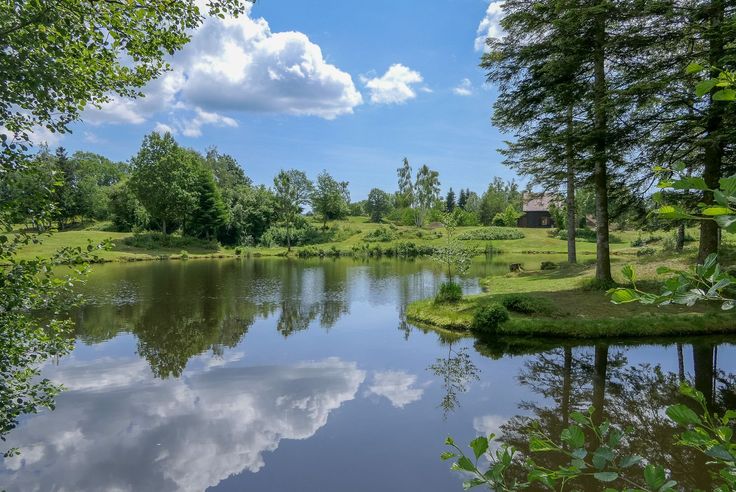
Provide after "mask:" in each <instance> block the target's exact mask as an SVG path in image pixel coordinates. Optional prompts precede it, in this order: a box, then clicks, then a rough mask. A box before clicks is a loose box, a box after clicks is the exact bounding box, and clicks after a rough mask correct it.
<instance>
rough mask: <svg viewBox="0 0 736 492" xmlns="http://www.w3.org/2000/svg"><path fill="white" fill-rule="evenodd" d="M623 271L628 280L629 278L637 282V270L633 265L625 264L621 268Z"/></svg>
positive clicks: (630, 280) (632, 281)
mask: <svg viewBox="0 0 736 492" xmlns="http://www.w3.org/2000/svg"><path fill="white" fill-rule="evenodd" d="M621 273H622V274H623V275H624V278H626V280H628V281H629V282H631V283H634V282H636V270H634V267H633V266H631V265H625V266H624V267H623V268H622V269H621Z"/></svg>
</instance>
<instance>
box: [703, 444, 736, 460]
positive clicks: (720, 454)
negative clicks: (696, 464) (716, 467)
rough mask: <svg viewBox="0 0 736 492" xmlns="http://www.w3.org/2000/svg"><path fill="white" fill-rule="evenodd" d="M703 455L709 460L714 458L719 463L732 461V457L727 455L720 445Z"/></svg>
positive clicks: (729, 454)
mask: <svg viewBox="0 0 736 492" xmlns="http://www.w3.org/2000/svg"><path fill="white" fill-rule="evenodd" d="M705 454H707V455H708V456H710V457H711V458H715V459H717V460H721V461H734V457H733V455H731V453H729V452H728V451H727V450H726V448H724V447H723V446H721V445H720V444H719V445H718V446H713V447H712V448H710V449H708V450H706V451H705Z"/></svg>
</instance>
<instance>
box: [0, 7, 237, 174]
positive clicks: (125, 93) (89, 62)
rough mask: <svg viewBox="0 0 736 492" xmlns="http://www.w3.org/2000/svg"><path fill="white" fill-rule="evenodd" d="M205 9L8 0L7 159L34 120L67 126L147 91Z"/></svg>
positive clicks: (1, 34)
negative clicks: (90, 108)
mask: <svg viewBox="0 0 736 492" xmlns="http://www.w3.org/2000/svg"><path fill="white" fill-rule="evenodd" d="M246 3H247V2H243V1H239V0H211V1H209V2H207V13H209V14H211V15H225V14H231V15H238V14H241V13H243V12H244V11H245V9H246V6H245V5H246ZM202 14H203V12H202V11H201V10H200V8H199V7H198V6H197V2H195V1H194V0H173V1H168V2H166V4H165V5H164V6H162V5H159V4H157V3H153V2H146V1H141V0H133V1H131V2H114V1H106V2H96V1H91V0H62V1H59V2H53V3H49V2H31V1H16V2H3V3H2V4H0V46H2V47H3V49H2V50H0V73H2V74H3V84H2V86H0V121H2V122H3V123H2V126H3V127H4V129H3V130H2V135H3V136H4V137H3V138H1V139H0V150H2V153H0V165H1V166H2V167H5V168H7V167H11V166H12V165H16V164H17V159H18V158H20V157H22V155H23V153H24V152H25V150H26V149H27V144H28V141H29V132H30V131H31V130H32V129H33V128H34V127H45V128H47V129H48V130H50V131H52V132H59V133H64V132H67V131H68V125H69V123H71V122H73V121H75V120H77V119H79V117H80V115H81V114H82V111H84V109H85V108H86V107H87V106H90V105H91V106H99V105H101V104H102V103H104V102H106V101H109V100H110V98H111V97H113V96H120V97H138V96H140V95H141V92H140V89H141V88H142V87H143V86H144V85H145V84H146V83H147V82H148V81H150V80H152V79H155V78H157V77H158V76H159V75H161V74H162V73H163V72H164V71H165V70H167V69H168V64H167V63H166V57H167V56H169V55H170V54H172V53H174V52H175V51H178V50H180V49H181V48H182V47H183V46H184V45H185V44H186V43H187V42H188V41H189V39H190V36H191V34H190V33H191V32H192V31H193V30H194V29H196V28H197V27H198V26H199V25H200V24H201V23H202V22H203V20H204V17H203V15H202ZM80 19H83V21H81V20H80Z"/></svg>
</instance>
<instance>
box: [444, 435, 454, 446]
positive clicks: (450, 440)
mask: <svg viewBox="0 0 736 492" xmlns="http://www.w3.org/2000/svg"><path fill="white" fill-rule="evenodd" d="M445 444H446V445H448V446H452V445H453V444H455V441H454V440H453V439H452V438H451V437H450V436H447V439H445Z"/></svg>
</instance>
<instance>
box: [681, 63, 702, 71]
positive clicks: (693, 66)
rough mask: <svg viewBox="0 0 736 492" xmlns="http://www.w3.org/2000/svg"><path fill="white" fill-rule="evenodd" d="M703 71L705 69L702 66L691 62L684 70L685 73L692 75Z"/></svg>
mask: <svg viewBox="0 0 736 492" xmlns="http://www.w3.org/2000/svg"><path fill="white" fill-rule="evenodd" d="M703 70H705V67H704V66H703V65H700V64H699V63H694V62H693V63H691V64H690V65H688V66H687V68H685V73H687V74H694V73H698V72H702V71H703Z"/></svg>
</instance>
